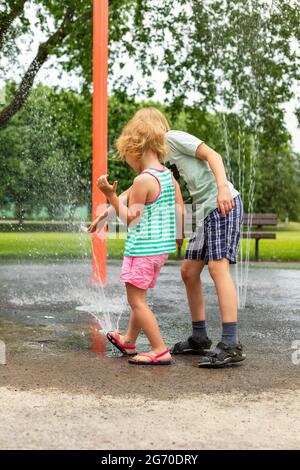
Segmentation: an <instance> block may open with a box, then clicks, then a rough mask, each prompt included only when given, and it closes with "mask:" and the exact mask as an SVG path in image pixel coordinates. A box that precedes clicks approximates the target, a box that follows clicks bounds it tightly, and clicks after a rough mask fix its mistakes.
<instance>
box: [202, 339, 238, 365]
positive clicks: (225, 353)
mask: <svg viewBox="0 0 300 470" xmlns="http://www.w3.org/2000/svg"><path fill="white" fill-rule="evenodd" d="M217 348H218V349H219V351H218V352H211V353H210V354H207V355H205V356H203V357H201V359H200V361H199V363H198V367H208V368H210V367H212V368H214V367H215V368H217V367H224V366H227V365H229V364H236V363H238V362H242V361H244V360H245V359H246V354H245V353H243V346H242V344H241V343H237V344H225V343H222V342H220V343H218V345H217Z"/></svg>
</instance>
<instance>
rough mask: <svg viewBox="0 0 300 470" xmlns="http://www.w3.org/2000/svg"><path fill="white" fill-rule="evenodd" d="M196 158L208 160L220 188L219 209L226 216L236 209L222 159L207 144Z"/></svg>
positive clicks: (200, 147) (203, 145) (199, 150)
mask: <svg viewBox="0 0 300 470" xmlns="http://www.w3.org/2000/svg"><path fill="white" fill-rule="evenodd" d="M196 156H197V157H198V158H199V159H200V160H206V161H207V163H208V164H209V166H210V168H211V171H212V172H213V174H214V176H215V179H216V183H217V187H218V200H217V202H218V209H219V211H220V212H221V214H223V215H226V214H228V212H230V211H231V209H232V208H233V207H234V201H233V198H232V195H231V192H230V190H229V187H228V181H227V177H226V173H225V168H224V164H223V160H222V157H221V155H220V154H219V153H217V152H215V150H213V149H212V148H210V147H209V146H208V145H206V144H205V143H202V144H200V145H199V146H198V148H197V151H196Z"/></svg>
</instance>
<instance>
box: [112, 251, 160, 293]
mask: <svg viewBox="0 0 300 470" xmlns="http://www.w3.org/2000/svg"><path fill="white" fill-rule="evenodd" d="M167 259H168V255H167V254H162V255H153V256H124V259H123V265H122V269H121V275H120V279H121V282H128V283H129V284H132V285H133V286H135V287H138V288H139V289H148V288H153V287H154V286H155V284H156V281H157V278H158V275H159V273H160V270H161V268H162V267H163V265H164V264H165V262H166V261H167Z"/></svg>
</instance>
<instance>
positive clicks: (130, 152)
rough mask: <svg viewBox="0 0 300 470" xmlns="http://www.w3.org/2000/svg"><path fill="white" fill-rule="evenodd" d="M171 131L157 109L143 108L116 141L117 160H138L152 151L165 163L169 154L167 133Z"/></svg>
mask: <svg viewBox="0 0 300 470" xmlns="http://www.w3.org/2000/svg"><path fill="white" fill-rule="evenodd" d="M169 130H170V126H169V123H168V121H167V119H166V118H165V116H164V115H163V114H162V113H161V112H160V111H159V110H158V109H156V108H152V107H149V108H142V109H140V110H139V111H137V112H136V113H135V115H134V116H133V118H132V119H130V121H129V122H128V123H127V124H126V126H125V127H124V129H123V131H122V133H121V135H120V137H119V138H118V139H117V141H116V148H117V158H118V160H123V161H124V160H125V159H126V156H127V157H132V158H134V159H136V160H138V159H139V158H141V157H142V155H143V154H144V153H145V152H148V151H152V152H153V153H155V154H156V155H157V157H158V159H159V161H161V162H163V161H164V160H165V158H166V155H167V153H168V150H169V148H168V145H167V142H166V139H165V133H166V132H168V131H169Z"/></svg>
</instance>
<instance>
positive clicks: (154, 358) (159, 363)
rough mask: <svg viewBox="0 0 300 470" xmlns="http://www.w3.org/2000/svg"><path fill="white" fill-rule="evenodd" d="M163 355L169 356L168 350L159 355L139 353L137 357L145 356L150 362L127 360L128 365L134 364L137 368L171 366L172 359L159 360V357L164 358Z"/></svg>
mask: <svg viewBox="0 0 300 470" xmlns="http://www.w3.org/2000/svg"><path fill="white" fill-rule="evenodd" d="M165 354H169V350H168V349H166V350H165V351H164V352H162V353H159V354H149V353H139V354H137V356H145V357H149V358H150V359H151V361H139V360H136V359H129V361H128V362H129V364H135V365H137V366H168V365H170V364H172V359H167V360H162V361H161V360H159V358H160V357H162V356H164V355H165Z"/></svg>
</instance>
